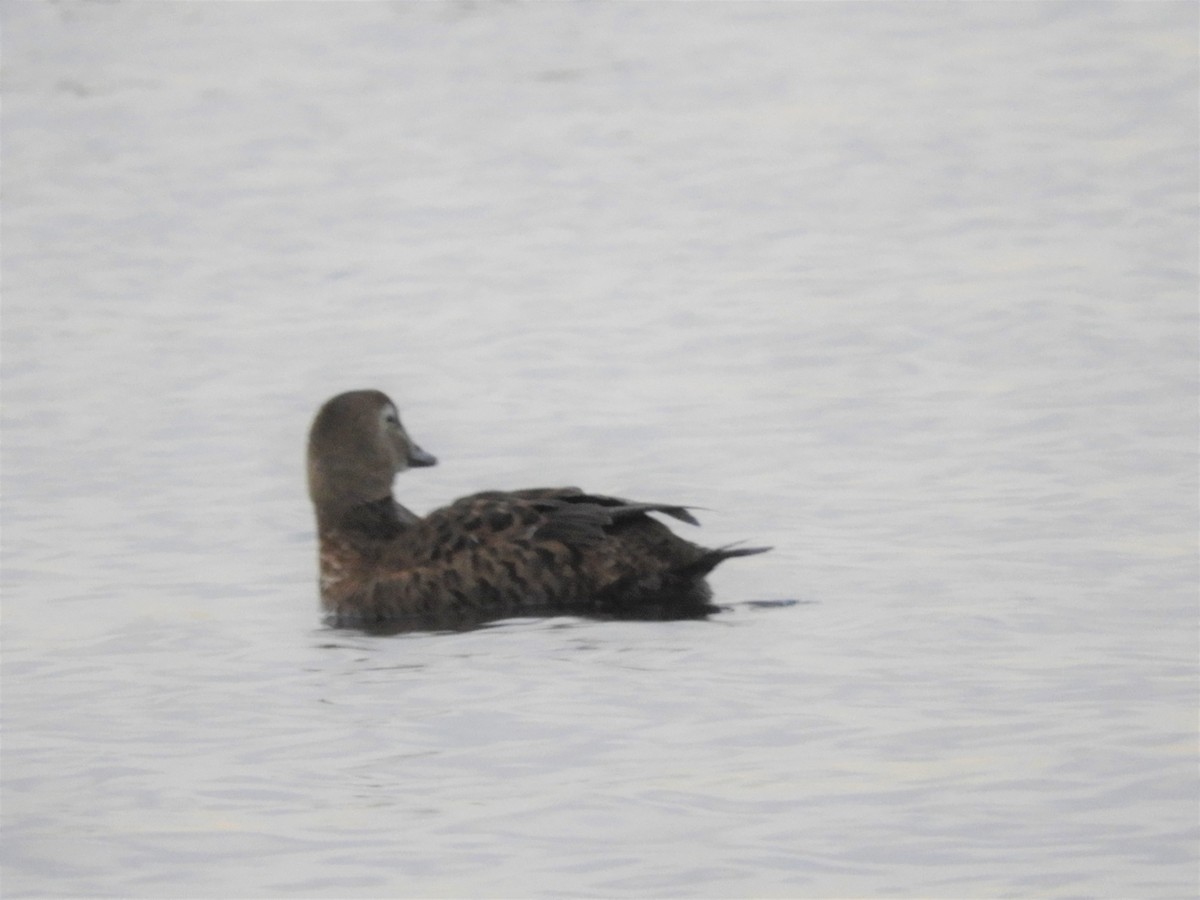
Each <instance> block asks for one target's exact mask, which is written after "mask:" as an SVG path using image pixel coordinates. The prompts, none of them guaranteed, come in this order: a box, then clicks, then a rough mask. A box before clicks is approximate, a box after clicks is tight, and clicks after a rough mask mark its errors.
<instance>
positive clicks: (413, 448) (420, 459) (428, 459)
mask: <svg viewBox="0 0 1200 900" xmlns="http://www.w3.org/2000/svg"><path fill="white" fill-rule="evenodd" d="M408 464H409V465H410V466H412V467H413V468H420V467H422V466H436V465H437V457H436V456H434V455H433V454H432V453H426V452H425V451H424V450H422V449H421V448H420V447H418V446H417V445H416V444H414V443H412V442H411V441H410V442H409V445H408Z"/></svg>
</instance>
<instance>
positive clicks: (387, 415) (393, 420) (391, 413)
mask: <svg viewBox="0 0 1200 900" xmlns="http://www.w3.org/2000/svg"><path fill="white" fill-rule="evenodd" d="M383 421H384V422H386V423H387V424H388V425H396V426H399V424H400V416H398V415H397V414H396V411H395V410H394V409H385V410H384V411H383Z"/></svg>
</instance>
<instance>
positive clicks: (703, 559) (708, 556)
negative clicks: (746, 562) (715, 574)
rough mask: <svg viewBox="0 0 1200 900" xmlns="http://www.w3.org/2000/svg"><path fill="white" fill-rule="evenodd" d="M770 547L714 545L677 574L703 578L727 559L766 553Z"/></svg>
mask: <svg viewBox="0 0 1200 900" xmlns="http://www.w3.org/2000/svg"><path fill="white" fill-rule="evenodd" d="M771 549H772V548H771V547H739V546H738V545H737V544H726V545H725V546H724V547H714V548H712V549H711V550H705V551H704V552H703V553H702V554H700V556H698V557H697V558H696V559H695V560H693V561H692V562H690V563H688V564H687V565H686V566H684V567H683V569H681V570H680V572H679V574H681V575H684V576H685V577H688V578H703V577H704V576H705V575H707V574H708V573H709V572H711V571H712V570H713V569H715V568H716V567H717V566H719V565H720V564H721V563H723V562H725V560H727V559H733V558H734V557H738V556H754V555H755V554H757V553H766V552H767V551H768V550H771Z"/></svg>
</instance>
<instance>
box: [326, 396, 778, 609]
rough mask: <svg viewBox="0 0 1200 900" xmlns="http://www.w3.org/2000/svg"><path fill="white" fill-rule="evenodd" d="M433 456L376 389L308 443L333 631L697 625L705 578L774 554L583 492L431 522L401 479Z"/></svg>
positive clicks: (350, 402) (486, 502) (339, 409)
mask: <svg viewBox="0 0 1200 900" xmlns="http://www.w3.org/2000/svg"><path fill="white" fill-rule="evenodd" d="M436 463H437V460H436V459H435V458H434V457H433V456H432V455H430V454H429V453H426V452H425V451H424V450H422V449H421V448H420V447H419V446H417V444H416V442H415V441H413V439H412V438H410V437H409V436H408V433H407V432H406V431H405V429H404V426H403V425H402V424H401V423H400V416H399V413H398V412H397V410H396V405H395V404H394V403H393V402H392V401H391V400H390V399H389V398H388V396H387V395H386V394H384V393H382V392H381V391H376V390H363V391H350V392H348V393H344V394H339V395H337V396H336V397H333V398H332V399H330V400H329V401H327V402H326V403H325V404H324V405H323V406H322V407H321V409H320V410H319V411H318V412H317V415H316V418H315V419H314V420H313V424H312V428H311V430H310V431H309V437H308V491H309V496H310V497H311V498H312V502H313V506H314V507H315V508H316V514H317V532H318V540H319V542H320V565H321V602H322V605H323V607H324V610H325V613H326V618H327V620H328V621H329V622H330V623H331V624H334V625H338V626H351V627H361V628H369V629H376V628H379V629H391V630H405V629H418V628H442V627H450V628H453V627H462V626H463V625H466V624H473V623H480V622H484V621H487V620H489V619H497V618H504V617H507V616H527V615H554V614H565V613H571V614H580V615H591V616H601V617H616V618H640V619H673V618H701V617H704V616H706V615H708V614H710V613H712V612H716V611H717V608H716V607H715V606H713V605H712V602H711V597H712V592H711V590H710V589H709V587H708V585H707V583H706V582H705V580H704V579H705V576H706V575H707V574H708V573H709V572H710V571H711V570H712V569H713V567H714V566H716V565H717V564H718V563H720V562H722V561H724V560H726V559H730V558H731V557H737V556H749V555H751V554H754V553H762V552H764V551H765V550H768V549H770V548H768V547H720V548H716V549H707V548H704V547H699V546H697V545H695V544H692V543H690V542H689V541H686V540H684V539H683V538H681V537H678V536H677V535H676V534H675V533H674V532H672V531H671V530H670V529H669V528H667V527H666V526H665V525H664V524H663V523H662V522H659V521H658V520H656V519H654V518H651V516H650V515H649V514H650V513H659V514H662V515H666V516H670V517H672V518H675V519H678V520H680V521H682V522H688V523H690V524H693V525H695V524H698V523H697V522H696V520H695V518H694V517H693V516H692V514H691V513H690V512H688V510H687V509H686V508H684V507H682V506H676V505H672V504H664V503H639V502H634V501H629V500H622V499H619V498H617V497H606V496H601V495H599V494H588V493H585V492H584V491H582V490H580V489H579V488H574V487H563V488H533V489H528V490H518V491H512V492H503V491H485V492H483V493H479V494H472V495H471V496H469V497H463V498H462V499H460V500H456V501H454V502H453V503H452V504H450V505H449V506H447V507H444V508H442V509H438V510H435V511H434V512H431V513H430V514H429V515H427V516H425V517H423V518H422V517H420V516H417V515H416V514H414V513H412V512H410V511H409V510H407V509H405V508H404V507H403V506H401V505H400V504H399V503H397V502H396V500H395V498H394V497H393V495H392V480H393V478H394V477H395V476H396V475H397V474H399V473H400V472H403V471H404V470H406V469H409V468H413V467H420V466H432V465H435V464H436Z"/></svg>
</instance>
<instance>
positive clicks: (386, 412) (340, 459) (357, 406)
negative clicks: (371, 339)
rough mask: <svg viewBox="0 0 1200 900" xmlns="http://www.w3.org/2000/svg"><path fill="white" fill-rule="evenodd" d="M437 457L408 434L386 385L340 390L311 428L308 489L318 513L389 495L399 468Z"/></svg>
mask: <svg viewBox="0 0 1200 900" xmlns="http://www.w3.org/2000/svg"><path fill="white" fill-rule="evenodd" d="M436 463H437V460H436V459H435V458H434V457H433V456H431V455H430V454H428V453H426V452H425V451H424V450H422V449H421V448H420V447H418V446H417V445H416V443H415V442H414V441H413V440H412V438H410V437H409V436H408V432H406V431H405V430H404V426H403V425H401V424H400V415H399V413H397V411H396V405H395V404H394V403H392V401H391V400H390V399H389V398H388V396H387V394H384V393H383V392H382V391H372V390H367V391H349V392H347V393H345V394H338V395H337V396H336V397H334V398H332V399H331V400H328V401H326V403H325V405H324V406H322V407H321V409H320V410H319V411H318V412H317V417H316V418H315V419H314V420H313V423H312V428H311V429H310V430H309V432H308V494H309V496H310V497H311V498H312V502H313V505H314V506H315V507H316V508H317V516H318V517H319V518H326V517H328V518H330V519H336V518H338V517H340V515H341V514H342V513H344V512H345V511H346V510H349V509H351V508H353V507H355V506H358V505H359V504H362V503H370V502H372V501H375V500H381V499H383V498H384V497H390V496H391V494H392V479H393V478H395V477H396V474H397V473H399V472H403V471H404V470H405V469H407V468H409V467H410V466H432V465H435V464H436Z"/></svg>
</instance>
